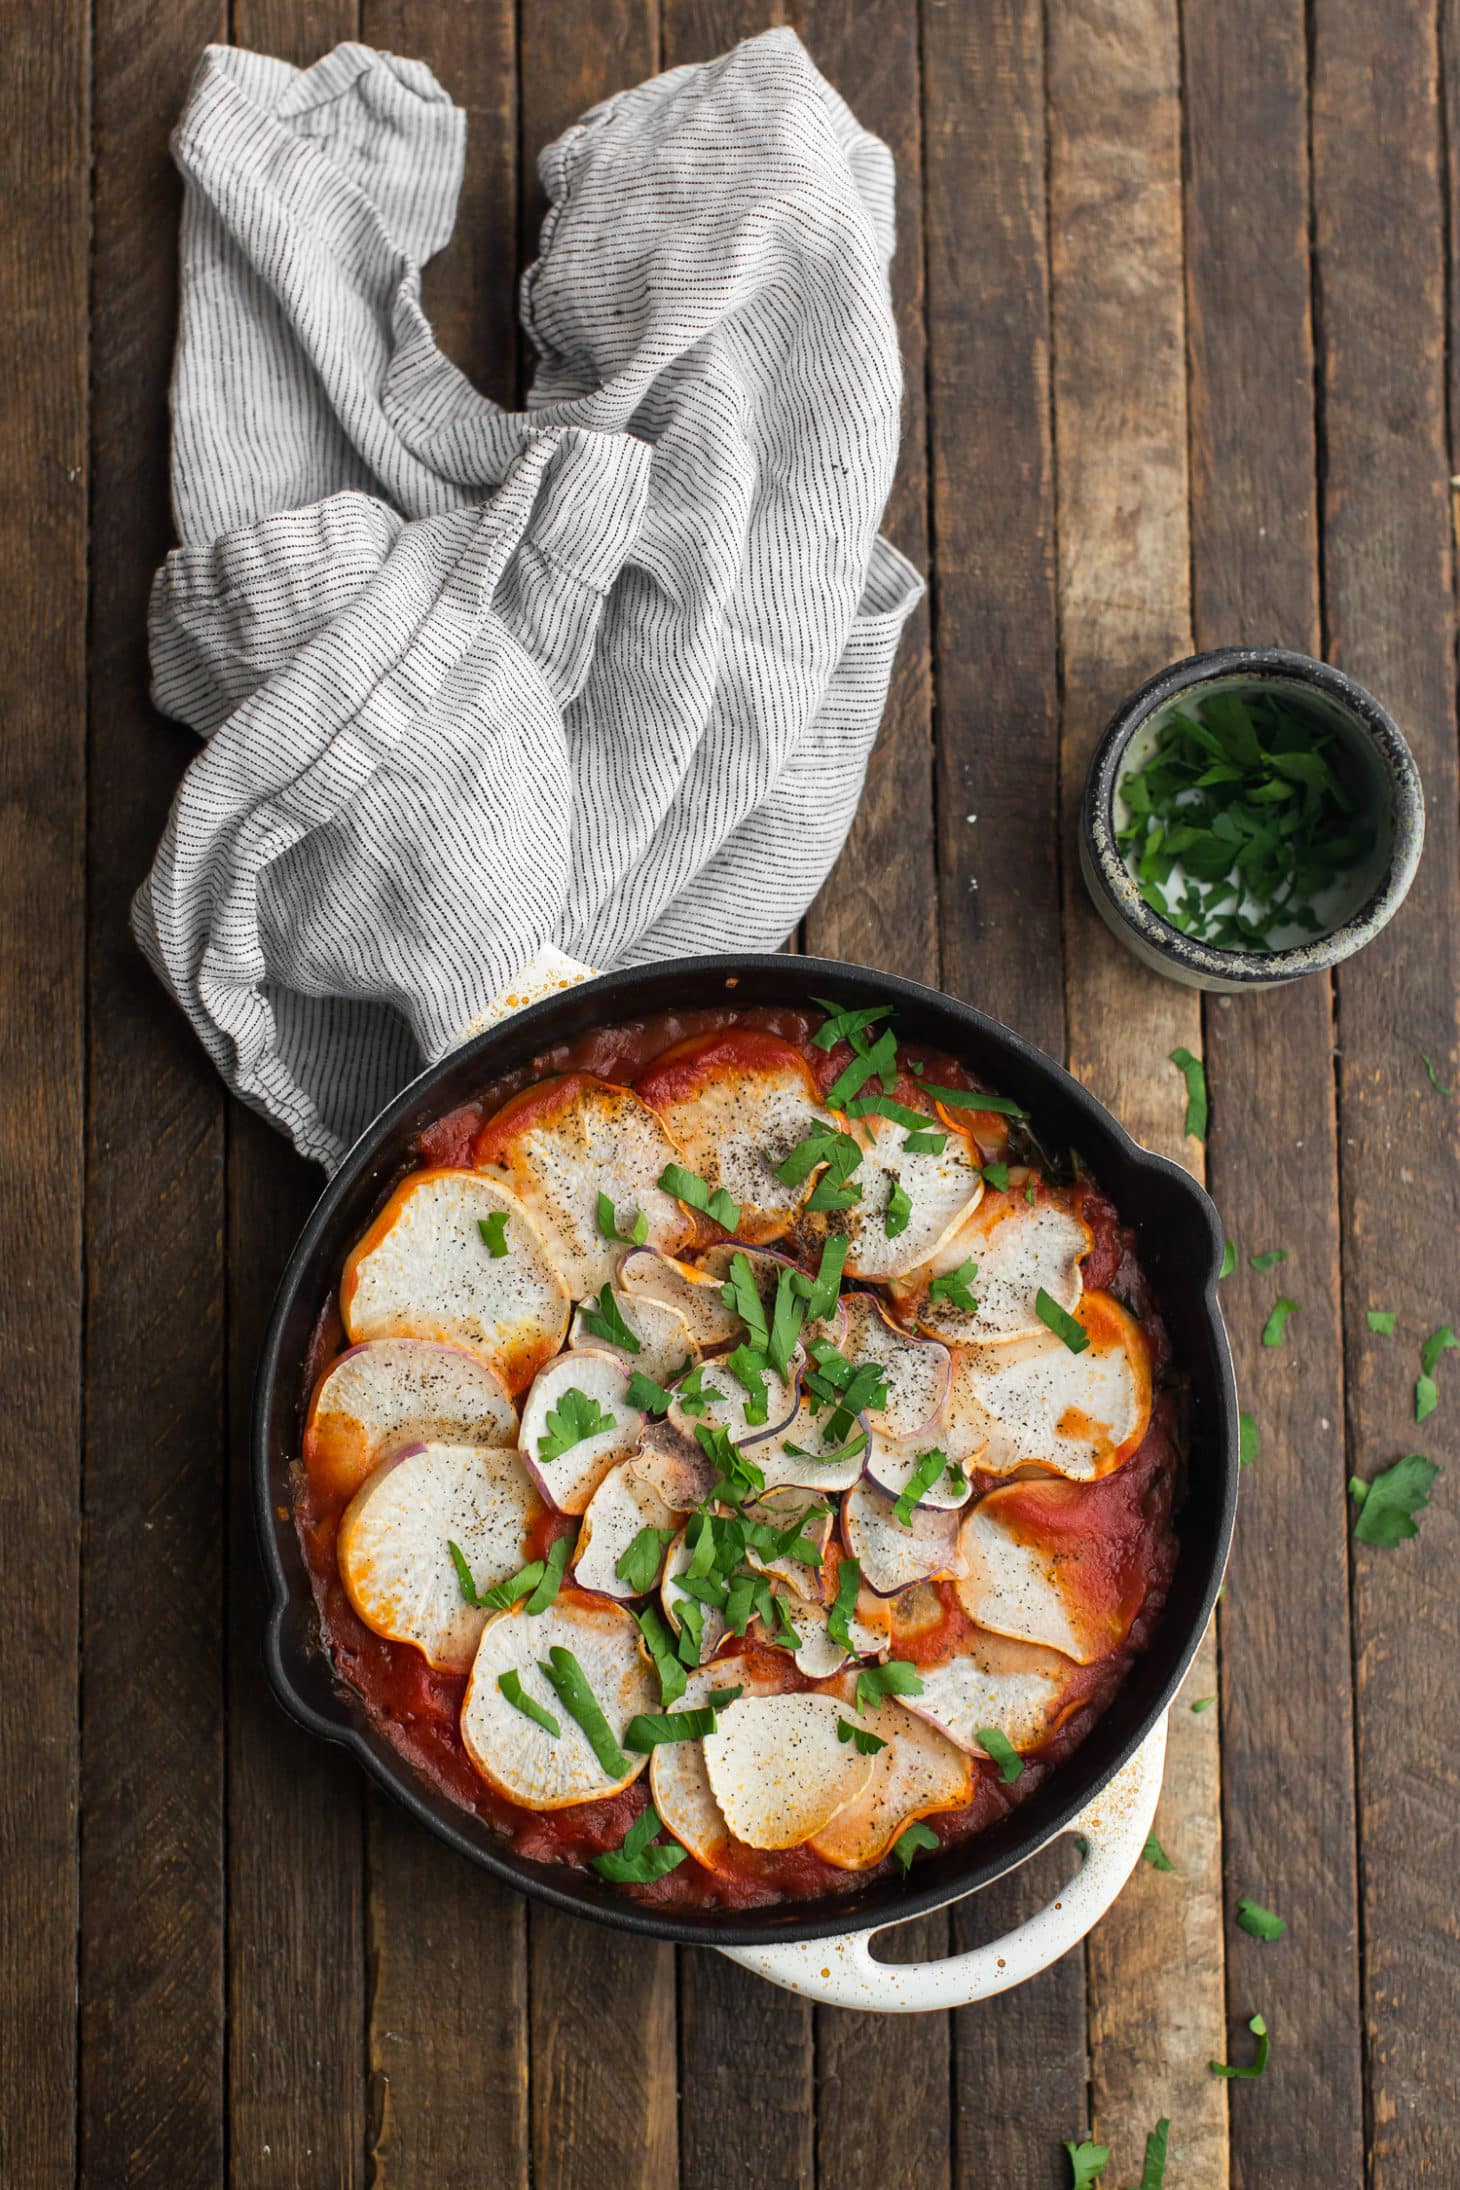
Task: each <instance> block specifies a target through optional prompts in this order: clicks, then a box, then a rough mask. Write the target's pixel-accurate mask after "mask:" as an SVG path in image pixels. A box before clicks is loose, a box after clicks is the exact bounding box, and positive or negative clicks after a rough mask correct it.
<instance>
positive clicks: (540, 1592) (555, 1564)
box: [523, 1536, 573, 1620]
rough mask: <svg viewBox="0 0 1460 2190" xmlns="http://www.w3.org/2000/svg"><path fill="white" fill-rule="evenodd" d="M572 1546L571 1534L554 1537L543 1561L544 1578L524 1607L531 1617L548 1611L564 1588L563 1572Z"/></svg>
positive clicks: (533, 1617) (534, 1617)
mask: <svg viewBox="0 0 1460 2190" xmlns="http://www.w3.org/2000/svg"><path fill="white" fill-rule="evenodd" d="M572 1548H573V1539H572V1538H571V1537H570V1536H559V1537H557V1538H555V1539H554V1541H553V1543H552V1545H551V1547H550V1548H549V1551H548V1555H547V1557H546V1558H545V1559H544V1561H543V1563H542V1578H541V1580H540V1581H539V1582H538V1584H537V1587H536V1588H535V1589H534V1590H533V1592H532V1595H531V1596H530V1597H529V1598H528V1600H527V1603H526V1605H525V1606H524V1607H523V1610H524V1611H525V1612H526V1613H527V1615H528V1617H529V1618H530V1619H534V1620H535V1619H536V1618H537V1616H538V1614H539V1613H540V1612H546V1610H547V1608H548V1606H549V1605H550V1604H551V1603H552V1602H553V1600H554V1598H555V1597H556V1596H557V1594H558V1591H559V1590H560V1589H561V1588H562V1586H563V1574H564V1572H565V1570H566V1568H567V1564H568V1553H569V1552H570V1551H571V1550H572Z"/></svg>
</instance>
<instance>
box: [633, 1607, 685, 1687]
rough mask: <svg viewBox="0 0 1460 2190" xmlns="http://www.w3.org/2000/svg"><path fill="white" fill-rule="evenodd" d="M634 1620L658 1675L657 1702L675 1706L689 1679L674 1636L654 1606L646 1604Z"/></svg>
mask: <svg viewBox="0 0 1460 2190" xmlns="http://www.w3.org/2000/svg"><path fill="white" fill-rule="evenodd" d="M681 1579H682V1577H681ZM634 1617H635V1619H636V1620H637V1621H638V1623H639V1633H640V1634H641V1635H642V1636H643V1638H644V1648H645V1649H646V1650H647V1651H648V1653H649V1656H650V1657H651V1658H652V1659H653V1661H654V1670H655V1672H656V1673H657V1674H658V1675H659V1700H660V1702H661V1703H678V1701H679V1699H680V1697H681V1696H682V1695H683V1694H684V1691H685V1686H686V1682H687V1678H688V1676H687V1675H686V1673H685V1670H684V1667H683V1666H682V1665H681V1664H680V1662H679V1653H678V1651H677V1649H676V1647H675V1642H674V1638H673V1636H671V1634H670V1632H669V1630H668V1628H667V1627H666V1626H665V1624H664V1622H663V1620H662V1619H661V1618H660V1616H659V1614H658V1613H657V1612H656V1611H655V1609H654V1607H653V1605H645V1607H644V1609H643V1611H642V1612H636V1613H635V1615H634Z"/></svg>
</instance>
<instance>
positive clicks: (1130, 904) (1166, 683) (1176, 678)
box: [1080, 646, 1425, 988]
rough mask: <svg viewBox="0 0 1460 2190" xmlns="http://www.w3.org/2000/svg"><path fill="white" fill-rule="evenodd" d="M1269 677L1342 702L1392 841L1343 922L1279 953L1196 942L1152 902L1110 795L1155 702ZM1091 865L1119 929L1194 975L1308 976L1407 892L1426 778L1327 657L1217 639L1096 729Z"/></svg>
mask: <svg viewBox="0 0 1460 2190" xmlns="http://www.w3.org/2000/svg"><path fill="white" fill-rule="evenodd" d="M1231 676H1247V677H1252V678H1257V677H1268V678H1273V679H1277V680H1286V681H1288V682H1289V683H1293V684H1304V685H1308V686H1310V687H1312V688H1313V689H1314V690H1316V691H1318V692H1321V693H1322V694H1323V695H1324V696H1325V698H1327V699H1330V700H1333V701H1334V702H1335V703H1336V704H1337V705H1339V706H1340V707H1342V708H1343V709H1344V710H1345V712H1346V713H1347V714H1348V716H1349V717H1350V719H1351V720H1352V721H1353V722H1354V723H1355V724H1356V725H1357V727H1358V728H1359V729H1360V730H1362V731H1363V733H1364V734H1365V736H1366V737H1367V738H1368V739H1369V741H1370V743H1371V744H1372V746H1373V747H1374V749H1375V751H1376V752H1377V754H1378V757H1379V760H1380V762H1381V764H1382V766H1383V769H1384V772H1385V774H1386V775H1387V776H1388V778H1389V782H1390V784H1391V786H1392V788H1393V793H1394V841H1393V844H1392V846H1391V848H1390V858H1389V864H1388V867H1387V869H1386V870H1385V873H1384V876H1383V878H1382V880H1381V881H1380V882H1379V884H1378V885H1377V887H1376V888H1375V889H1374V890H1373V891H1371V893H1370V894H1369V896H1368V897H1367V898H1366V899H1365V900H1364V902H1363V904H1361V905H1359V906H1357V907H1356V908H1355V909H1354V911H1353V912H1352V913H1350V914H1349V916H1348V918H1347V919H1346V920H1343V921H1341V922H1340V923H1339V925H1338V926H1337V927H1336V928H1331V929H1330V930H1329V931H1328V933H1327V934H1326V935H1316V936H1313V937H1312V938H1311V939H1310V940H1308V941H1306V942H1302V943H1291V944H1288V945H1286V946H1285V947H1284V948H1283V949H1282V950H1278V951H1267V952H1256V951H1244V950H1232V949H1229V948H1227V947H1225V946H1223V945H1219V944H1215V943H1204V942H1201V941H1200V940H1199V939H1198V938H1197V937H1195V936H1190V935H1185V934H1183V932H1182V931H1181V929H1180V928H1178V927H1175V926H1173V924H1172V923H1171V922H1170V921H1169V920H1164V919H1163V918H1162V917H1161V915H1160V914H1159V913H1158V912H1156V911H1154V910H1153V909H1152V907H1151V906H1149V905H1148V904H1147V903H1146V901H1145V899H1144V898H1143V897H1142V896H1141V894H1140V889H1139V886H1138V884H1137V883H1136V881H1135V878H1134V876H1133V875H1132V874H1131V872H1130V869H1129V868H1128V867H1127V865H1126V863H1125V859H1124V856H1123V855H1122V853H1121V851H1120V848H1119V846H1118V845H1117V843H1116V841H1115V793H1116V787H1117V782H1118V779H1119V774H1120V764H1121V761H1122V760H1123V759H1124V757H1125V753H1126V749H1127V747H1128V746H1129V744H1130V742H1131V740H1132V738H1133V737H1134V736H1135V734H1136V732H1137V731H1138V730H1139V729H1140V728H1141V726H1142V725H1143V724H1144V723H1145V722H1147V721H1149V719H1150V717H1151V716H1152V715H1153V714H1154V713H1155V711H1156V709H1157V708H1158V707H1162V706H1164V705H1165V703H1166V702H1167V701H1168V700H1171V699H1174V698H1175V697H1176V696H1177V695H1178V694H1179V693H1181V692H1185V691H1188V690H1190V688H1191V687H1192V686H1193V685H1201V684H1210V683H1213V682H1214V681H1215V680H1216V679H1218V678H1220V677H1231ZM1080 820H1081V827H1082V829H1083V830H1084V832H1085V838H1086V845H1087V849H1088V852H1089V865H1090V868H1091V869H1092V870H1093V877H1094V879H1095V881H1096V882H1097V883H1098V886H1099V888H1100V890H1101V893H1102V896H1103V898H1104V900H1105V903H1106V904H1107V905H1108V906H1109V907H1110V909H1111V911H1112V912H1113V913H1114V915H1115V916H1116V918H1117V919H1118V920H1119V921H1120V922H1121V923H1122V925H1123V926H1125V927H1127V928H1129V929H1130V930H1132V932H1133V933H1134V934H1135V935H1137V936H1139V938H1140V940H1141V941H1142V942H1143V943H1144V944H1145V945H1146V946H1147V947H1148V948H1149V949H1150V950H1152V951H1154V952H1156V953H1158V954H1159V955H1160V956H1162V957H1164V958H1169V959H1173V960H1175V961H1176V962H1177V963H1178V964H1180V965H1182V966H1184V967H1185V968H1186V969H1187V970H1188V971H1190V972H1192V973H1199V974H1202V975H1205V976H1207V977H1209V978H1210V979H1212V980H1214V981H1221V982H1223V983H1227V984H1230V985H1231V986H1233V987H1247V986H1251V987H1254V988H1268V987H1272V986H1273V985H1274V984H1276V983H1278V982H1281V981H1285V980H1291V979H1293V978H1295V977H1296V976H1298V975H1301V974H1305V973H1319V972H1323V971H1326V970H1327V969H1328V968H1330V967H1333V966H1337V965H1341V964H1342V962H1343V961H1344V959H1346V958H1351V957H1352V956H1353V954H1354V952H1355V951H1359V950H1362V949H1363V947H1364V945H1365V944H1366V943H1370V942H1372V941H1373V939H1374V937H1375V936H1376V935H1377V934H1378V933H1379V931H1380V929H1381V928H1383V927H1385V926H1386V925H1387V924H1388V922H1389V921H1390V920H1391V919H1392V918H1393V916H1394V914H1395V913H1396V912H1397V911H1398V910H1399V908H1400V906H1401V905H1402V904H1403V902H1404V900H1405V898H1406V896H1407V895H1408V894H1409V887H1410V884H1411V883H1412V882H1413V880H1414V877H1415V872H1416V870H1417V868H1418V866H1419V860H1420V854H1421V852H1422V851H1423V849H1424V833H1425V801H1424V785H1423V782H1422V780H1421V778H1420V773H1419V769H1418V768H1417V766H1416V765H1415V760H1414V755H1413V754H1412V753H1411V752H1410V749H1409V746H1408V744H1407V742H1406V740H1405V737H1404V734H1403V732H1402V731H1401V730H1400V728H1399V725H1398V724H1397V723H1396V722H1395V720H1394V718H1393V716H1392V715H1391V714H1390V713H1389V711H1388V709H1387V708H1386V707H1384V706H1383V705H1382V704H1381V702H1380V701H1378V700H1376V699H1375V697H1374V695H1373V693H1372V692H1370V691H1368V690H1366V688H1365V687H1364V686H1363V685H1361V684H1359V683H1357V682H1356V681H1355V679H1354V678H1352V677H1350V676H1349V675H1347V673H1346V672H1345V671H1344V670H1342V669H1338V668H1336V667H1335V666H1334V664H1333V663H1332V662H1325V661H1320V660H1319V659H1318V658H1317V657H1316V656H1315V655H1311V654H1300V653H1297V652H1296V651H1294V650H1293V649H1292V648H1291V647H1283V646H1266V647H1261V646H1251V647H1244V646H1222V647H1211V648H1208V649H1206V650H1205V651H1204V652H1201V653H1197V654H1187V655H1184V656H1183V657H1182V658H1181V660H1180V661H1175V662H1170V663H1168V664H1167V666H1166V667H1165V668H1164V669H1159V670H1157V671H1156V673H1155V675H1154V676H1151V677H1148V678H1147V680H1146V682H1145V683H1144V684H1143V685H1141V686H1140V687H1139V688H1138V689H1137V690H1136V691H1134V692H1133V693H1131V694H1130V696H1129V698H1127V699H1125V700H1123V701H1122V702H1121V704H1120V706H1119V707H1118V708H1117V709H1116V711H1115V713H1114V714H1113V715H1112V716H1111V718H1110V721H1109V722H1108V723H1107V724H1106V727H1105V729H1104V731H1103V732H1102V733H1101V737H1100V742H1099V744H1098V745H1097V746H1096V748H1095V753H1094V756H1093V758H1092V759H1091V762H1090V768H1089V772H1088V774H1087V776H1086V779H1085V792H1084V797H1083V799H1082V801H1081V809H1080Z"/></svg>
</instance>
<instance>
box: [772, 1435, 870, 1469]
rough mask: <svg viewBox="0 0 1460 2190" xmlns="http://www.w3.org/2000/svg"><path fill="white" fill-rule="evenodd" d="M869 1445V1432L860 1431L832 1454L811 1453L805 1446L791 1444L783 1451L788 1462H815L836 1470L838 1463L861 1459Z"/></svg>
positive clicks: (783, 1446) (785, 1445)
mask: <svg viewBox="0 0 1460 2190" xmlns="http://www.w3.org/2000/svg"><path fill="white" fill-rule="evenodd" d="M868 1443H869V1439H868V1436H867V1432H866V1431H865V1430H858V1432H857V1434H856V1436H855V1437H849V1438H848V1439H847V1441H846V1443H845V1444H844V1445H838V1446H837V1447H836V1448H835V1450H834V1451H832V1452H809V1451H808V1450H807V1448H806V1447H805V1446H804V1445H793V1444H790V1443H789V1442H787V1443H784V1444H782V1446H781V1450H782V1452H783V1453H785V1455H786V1457H787V1459H788V1460H814V1461H815V1462H816V1464H817V1466H818V1467H823V1468H834V1467H835V1466H836V1465H837V1463H838V1461H841V1460H856V1459H859V1458H860V1457H861V1455H862V1454H863V1453H864V1452H865V1451H866V1450H867V1446H868Z"/></svg>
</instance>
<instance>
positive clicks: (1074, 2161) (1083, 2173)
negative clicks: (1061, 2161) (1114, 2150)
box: [1065, 2137, 1110, 2190]
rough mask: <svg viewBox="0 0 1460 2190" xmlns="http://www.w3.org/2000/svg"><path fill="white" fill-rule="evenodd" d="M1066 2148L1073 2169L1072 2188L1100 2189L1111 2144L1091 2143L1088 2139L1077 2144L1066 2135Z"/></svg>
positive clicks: (1082, 2189) (1075, 2189)
mask: <svg viewBox="0 0 1460 2190" xmlns="http://www.w3.org/2000/svg"><path fill="white" fill-rule="evenodd" d="M1065 2150H1066V2151H1067V2152H1068V2153H1069V2155H1070V2167H1071V2169H1072V2178H1071V2182H1070V2190H1100V2176H1101V2173H1102V2171H1103V2170H1104V2168H1105V2165H1106V2162H1107V2161H1108V2160H1109V2158H1110V2147H1109V2145H1108V2144H1091V2143H1090V2142H1089V2141H1088V2139H1087V2140H1086V2141H1085V2142H1083V2143H1081V2144H1075V2143H1074V2142H1073V2141H1072V2139H1070V2138H1069V2137H1066V2139H1065Z"/></svg>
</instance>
